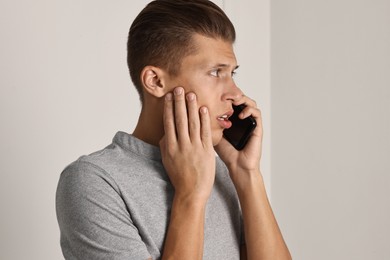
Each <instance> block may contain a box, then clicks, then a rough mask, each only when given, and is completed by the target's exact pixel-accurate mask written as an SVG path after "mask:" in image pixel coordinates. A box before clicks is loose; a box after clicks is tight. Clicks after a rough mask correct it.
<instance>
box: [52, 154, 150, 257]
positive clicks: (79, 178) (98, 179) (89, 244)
mask: <svg viewBox="0 0 390 260" xmlns="http://www.w3.org/2000/svg"><path fill="white" fill-rule="evenodd" d="M56 211H57V219H58V224H59V227H60V231H61V248H62V252H63V255H64V257H65V259H80V260H81V259H82V260H87V259H115V260H119V259H127V260H128V259H148V258H150V254H149V252H148V251H147V248H146V245H145V244H144V243H143V241H142V239H141V237H140V235H139V233H138V230H137V227H136V226H135V225H134V224H133V222H132V220H131V216H130V213H129V211H128V210H127V207H126V204H125V203H124V201H123V199H122V198H121V195H120V191H119V189H118V187H117V185H116V183H115V182H114V181H113V180H112V179H111V178H110V176H109V175H108V174H107V173H106V172H104V171H103V170H102V169H101V168H99V167H97V166H95V165H93V164H91V163H89V162H85V161H80V160H79V161H76V162H74V163H73V164H71V165H69V166H68V167H67V168H66V169H65V170H64V171H63V172H62V173H61V176H60V180H59V183H58V187H57V193H56Z"/></svg>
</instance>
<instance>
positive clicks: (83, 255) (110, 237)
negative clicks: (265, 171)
mask: <svg viewBox="0 0 390 260" xmlns="http://www.w3.org/2000/svg"><path fill="white" fill-rule="evenodd" d="M216 165H217V166H216V178H215V184H214V187H213V190H212V193H211V196H210V198H209V200H208V202H207V206H206V215H205V228H204V254H203V259H224V260H226V259H239V247H240V244H242V241H243V239H242V236H243V234H242V230H243V227H242V220H241V211H240V206H239V201H238V198H237V194H236V191H235V189H234V186H233V184H232V182H231V180H230V177H229V175H228V171H227V169H226V166H225V165H224V164H223V162H222V161H221V160H220V159H219V158H217V163H216ZM173 195H174V189H173V187H172V185H171V183H170V181H169V177H168V175H167V174H166V172H165V169H164V167H163V164H162V161H161V154H160V149H159V148H158V147H155V146H152V145H150V144H147V143H145V142H143V141H141V140H139V139H137V138H135V137H133V136H132V135H129V134H126V133H124V132H118V133H117V134H116V135H115V137H114V139H113V142H112V144H110V145H109V146H107V147H106V148H104V149H103V150H101V151H98V152H95V153H93V154H91V155H88V156H82V157H80V158H79V159H78V160H77V161H75V162H73V163H72V164H70V165H69V166H68V167H66V168H65V170H64V171H63V172H62V174H61V177H60V180H59V183H58V187H57V194H56V210H57V219H58V223H59V226H60V230H61V247H62V251H63V254H64V256H65V258H66V259H80V260H81V259H82V260H87V259H94V260H95V259H105V260H107V259H128V260H130V259H147V258H150V257H152V258H153V259H160V257H161V255H162V250H163V245H164V239H165V235H166V231H167V228H168V224H169V216H170V210H171V207H172V199H173Z"/></svg>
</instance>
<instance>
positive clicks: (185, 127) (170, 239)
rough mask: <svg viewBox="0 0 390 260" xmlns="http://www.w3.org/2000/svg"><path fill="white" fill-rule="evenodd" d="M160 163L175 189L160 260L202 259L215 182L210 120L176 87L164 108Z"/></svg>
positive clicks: (194, 102)
mask: <svg viewBox="0 0 390 260" xmlns="http://www.w3.org/2000/svg"><path fill="white" fill-rule="evenodd" d="M163 120H164V130H165V135H164V137H163V138H162V139H161V141H160V148H161V154H162V161H163V164H164V167H165V169H166V171H167V174H168V176H169V178H170V180H171V183H172V185H173V187H174V188H175V196H174V199H173V204H172V209H171V216H170V222H169V227H168V233H167V236H166V239H165V243H164V250H163V257H162V259H202V257H203V241H204V237H203V233H204V217H205V208H206V203H207V199H208V198H209V196H210V193H211V190H212V187H213V184H214V178H215V152H214V148H213V145H212V139H211V129H210V116H209V113H208V110H207V108H206V107H202V108H200V109H199V108H198V104H197V100H196V96H195V94H194V93H188V94H187V95H185V93H184V89H183V88H181V87H178V88H176V89H175V90H174V95H172V94H171V93H168V94H167V95H166V97H165V105H164V119H163Z"/></svg>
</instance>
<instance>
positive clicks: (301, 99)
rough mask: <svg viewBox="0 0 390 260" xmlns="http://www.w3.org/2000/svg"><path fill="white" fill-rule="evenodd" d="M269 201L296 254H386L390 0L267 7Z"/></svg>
mask: <svg viewBox="0 0 390 260" xmlns="http://www.w3.org/2000/svg"><path fill="white" fill-rule="evenodd" d="M271 17H272V20H271V24H272V26H271V35H272V36H271V39H272V40H271V46H272V48H271V49H272V53H271V61H272V67H271V70H272V76H271V82H272V85H271V86H272V87H271V90H272V91H271V104H272V105H271V111H272V116H271V118H272V121H271V122H272V154H271V155H272V163H271V166H272V201H273V205H274V210H275V212H276V214H277V215H278V217H279V221H280V223H281V226H282V230H283V231H284V234H285V237H286V239H287V241H288V244H289V245H290V249H291V251H292V254H293V256H294V258H295V259H300V260H313V259H315V260H321V259H324V260H325V259H326V260H329V259H332V260H336V259H337V260H346V259H351V260H359V259H361V260H367V259H370V260H371V259H375V260H382V259H383V260H385V259H390V247H389V234H390V224H389V220H390V164H389V159H390V73H389V72H390V1H387V0H370V1H368V0H359V1H352V0H337V1H302V0H297V1H283V0H274V1H272V5H271Z"/></svg>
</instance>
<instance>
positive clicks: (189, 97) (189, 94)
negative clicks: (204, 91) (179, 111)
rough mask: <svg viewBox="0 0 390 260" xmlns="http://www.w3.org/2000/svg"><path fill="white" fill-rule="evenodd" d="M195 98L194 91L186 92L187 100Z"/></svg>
mask: <svg viewBox="0 0 390 260" xmlns="http://www.w3.org/2000/svg"><path fill="white" fill-rule="evenodd" d="M194 99H195V94H194V93H188V94H187V100H188V101H193V100H194Z"/></svg>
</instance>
